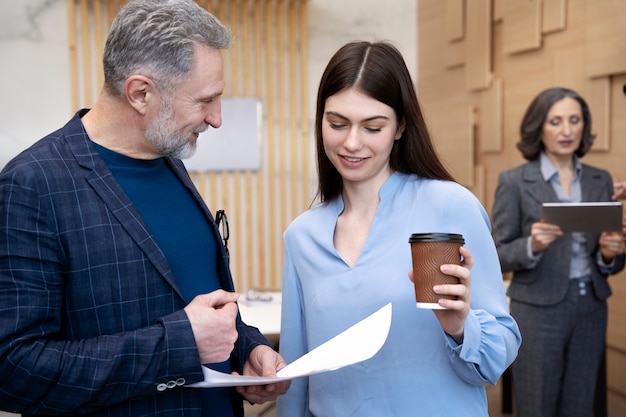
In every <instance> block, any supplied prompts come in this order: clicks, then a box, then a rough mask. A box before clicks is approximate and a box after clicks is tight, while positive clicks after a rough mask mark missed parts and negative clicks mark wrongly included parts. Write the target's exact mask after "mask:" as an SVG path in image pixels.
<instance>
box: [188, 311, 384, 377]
mask: <svg viewBox="0 0 626 417" xmlns="http://www.w3.org/2000/svg"><path fill="white" fill-rule="evenodd" d="M390 327H391V303H389V304H387V305H386V306H384V307H382V308H381V309H380V310H378V311H377V312H375V313H373V314H372V315H370V316H369V317H366V318H365V319H363V320H361V321H360V322H358V323H357V324H355V325H354V326H352V327H350V328H349V329H348V330H346V331H344V332H343V333H340V334H338V335H337V336H335V337H333V338H332V339H330V340H329V341H327V342H326V343H324V344H322V345H320V346H318V347H317V348H315V349H313V350H312V351H310V352H309V353H307V354H305V355H303V356H302V357H300V358H299V359H296V360H295V361H293V362H292V363H290V364H289V365H287V366H285V367H284V368H283V369H281V370H280V371H278V374H277V375H278V376H277V377H275V378H264V377H256V376H243V375H230V374H225V373H223V372H218V371H214V370H212V369H210V368H207V367H206V366H204V367H203V368H202V371H203V372H204V381H202V382H198V383H195V384H191V385H187V386H188V387H193V388H210V387H234V386H244V385H264V384H271V383H274V382H278V381H282V380H287V379H293V378H298V377H302V376H308V375H313V374H317V373H321V372H327V371H333V370H335V369H339V368H343V367H344V366H348V365H352V364H355V363H359V362H362V361H364V360H366V359H369V358H371V357H372V356H374V355H375V354H376V352H378V351H379V350H380V348H381V347H382V346H383V344H385V340H387V334H389V328H390Z"/></svg>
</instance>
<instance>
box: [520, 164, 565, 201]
mask: <svg viewBox="0 0 626 417" xmlns="http://www.w3.org/2000/svg"><path fill="white" fill-rule="evenodd" d="M522 179H523V180H524V194H525V197H527V198H529V199H531V200H535V201H537V203H539V204H541V203H548V202H556V201H558V198H557V196H556V193H555V192H554V189H553V188H552V186H551V185H550V183H549V182H546V181H545V180H544V179H543V176H542V175H541V163H540V162H539V159H535V160H533V161H531V162H529V163H528V164H526V165H525V169H524V173H523V174H522Z"/></svg>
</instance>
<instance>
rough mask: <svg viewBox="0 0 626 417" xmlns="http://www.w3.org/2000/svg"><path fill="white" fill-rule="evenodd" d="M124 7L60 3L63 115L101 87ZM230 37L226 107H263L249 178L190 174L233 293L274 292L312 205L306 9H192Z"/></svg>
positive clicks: (249, 4) (240, 4)
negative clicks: (110, 37) (291, 229)
mask: <svg viewBox="0 0 626 417" xmlns="http://www.w3.org/2000/svg"><path fill="white" fill-rule="evenodd" d="M125 3H126V0H67V4H68V19H69V28H68V31H69V45H68V47H69V54H70V61H71V62H70V63H71V69H70V71H71V72H70V76H71V81H72V82H71V85H72V105H73V107H74V108H76V109H78V108H80V107H89V106H91V105H92V104H93V102H94V100H95V99H96V97H97V95H98V94H99V90H100V89H101V87H102V83H103V76H102V62H101V58H102V49H103V47H104V41H105V39H106V34H107V33H108V30H109V27H110V25H111V22H112V20H113V18H114V17H115V13H116V11H117V10H118V9H119V7H121V6H122V5H123V4H125ZM196 3H198V4H199V5H200V6H201V7H203V8H206V9H207V10H209V11H211V12H212V13H214V14H215V15H216V16H217V17H218V18H219V19H220V20H221V21H222V22H224V23H225V24H227V25H228V26H229V27H230V28H231V31H232V32H233V35H234V38H235V42H234V44H233V46H232V48H231V49H230V50H229V51H226V52H225V53H224V59H225V74H226V84H227V85H226V90H225V96H226V97H256V98H259V99H260V100H261V101H262V107H263V123H262V124H263V132H262V138H263V150H262V152H263V160H262V168H261V169H260V170H259V171H234V172H230V171H229V172H214V171H211V172H207V173H204V172H192V173H190V175H191V177H192V179H193V180H194V182H195V183H196V185H197V187H198V189H199V191H200V193H201V194H202V196H203V198H204V200H205V201H206V203H207V205H208V206H209V208H210V209H211V211H212V212H213V213H215V211H217V210H218V209H224V210H225V211H226V213H227V215H228V218H229V224H230V235H231V236H230V240H229V249H230V251H231V269H232V272H233V277H234V279H235V285H236V287H237V289H238V290H239V291H242V292H243V291H246V290H247V289H250V288H253V287H263V288H280V286H281V275H282V259H283V252H282V233H283V231H284V229H285V228H286V227H287V225H288V223H289V222H290V221H291V220H292V219H293V218H295V217H296V216H297V215H298V214H299V213H301V212H302V211H304V210H305V209H306V208H307V207H308V206H309V204H310V202H311V200H312V194H311V183H312V178H313V176H314V173H313V172H311V161H312V159H313V157H312V152H313V147H311V146H310V138H309V129H308V116H309V115H308V108H307V104H306V103H307V101H308V97H307V90H306V85H307V81H306V77H307V71H306V66H307V63H306V56H307V55H306V54H307V28H308V23H307V1H306V0H267V1H264V0H196Z"/></svg>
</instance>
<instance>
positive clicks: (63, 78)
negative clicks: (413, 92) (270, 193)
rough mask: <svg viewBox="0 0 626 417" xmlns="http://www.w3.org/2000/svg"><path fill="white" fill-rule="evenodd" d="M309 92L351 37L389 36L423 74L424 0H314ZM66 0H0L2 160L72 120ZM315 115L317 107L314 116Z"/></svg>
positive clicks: (312, 98)
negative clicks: (420, 24)
mask: <svg viewBox="0 0 626 417" xmlns="http://www.w3.org/2000/svg"><path fill="white" fill-rule="evenodd" d="M308 13H309V56H310V58H309V87H308V90H309V97H310V101H311V104H310V107H309V108H310V109H314V104H315V95H316V94H317V83H318V81H319V78H320V76H321V73H322V71H323V70H324V67H325V65H326V63H327V61H328V59H329V58H330V57H331V55H332V54H333V53H334V52H335V51H336V50H337V49H338V48H339V47H340V46H341V45H343V44H344V43H345V42H348V41H352V40H370V41H372V40H389V41H391V42H393V43H394V44H395V45H396V46H397V47H398V48H399V49H400V51H402V53H403V54H404V55H405V59H406V61H407V65H408V67H409V69H410V70H411V71H412V73H413V75H414V78H416V68H417V29H416V24H417V0H394V1H389V0H387V1H385V0H309V6H308ZM67 44H68V34H67V4H66V0H19V1H18V0H0V60H1V65H0V92H1V95H0V168H1V167H3V166H4V165H5V164H6V163H7V162H8V161H9V159H11V158H12V157H13V156H15V155H16V154H17V153H18V152H20V151H21V150H23V149H25V148H26V147H28V146H29V145H30V144H32V143H33V142H35V141H36V140H38V139H40V138H41V137H43V136H44V135H46V134H47V133H49V132H51V131H54V130H56V129H58V128H60V127H61V126H63V125H64V124H65V122H67V120H69V118H70V117H71V116H72V115H73V113H74V112H75V110H76V109H72V108H71V100H70V79H69V56H68V47H67ZM312 118H313V115H311V119H312Z"/></svg>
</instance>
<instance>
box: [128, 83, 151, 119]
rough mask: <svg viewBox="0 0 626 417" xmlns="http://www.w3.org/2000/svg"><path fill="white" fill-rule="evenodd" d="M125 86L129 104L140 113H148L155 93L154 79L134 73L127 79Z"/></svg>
mask: <svg viewBox="0 0 626 417" xmlns="http://www.w3.org/2000/svg"><path fill="white" fill-rule="evenodd" d="M124 88H125V93H126V100H127V101H128V104H130V105H131V107H133V108H134V109H135V110H137V112H139V113H140V114H142V115H144V114H146V112H147V107H148V103H149V100H150V98H151V96H152V95H154V93H155V88H154V83H153V82H152V80H151V79H150V78H148V77H144V76H143V75H133V76H131V77H129V78H128V79H127V80H126V83H125V84H124Z"/></svg>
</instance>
